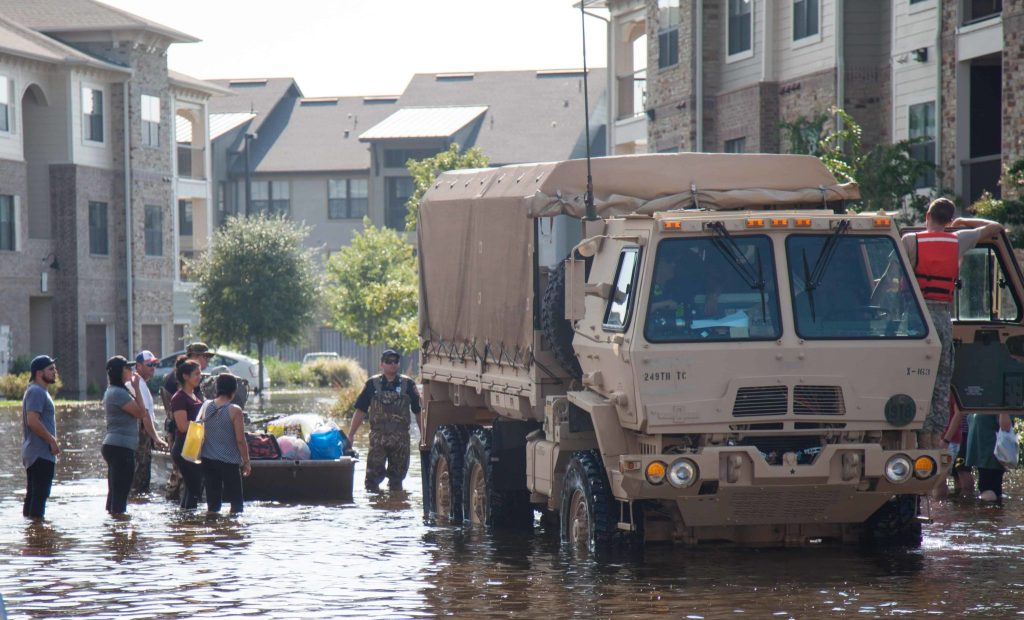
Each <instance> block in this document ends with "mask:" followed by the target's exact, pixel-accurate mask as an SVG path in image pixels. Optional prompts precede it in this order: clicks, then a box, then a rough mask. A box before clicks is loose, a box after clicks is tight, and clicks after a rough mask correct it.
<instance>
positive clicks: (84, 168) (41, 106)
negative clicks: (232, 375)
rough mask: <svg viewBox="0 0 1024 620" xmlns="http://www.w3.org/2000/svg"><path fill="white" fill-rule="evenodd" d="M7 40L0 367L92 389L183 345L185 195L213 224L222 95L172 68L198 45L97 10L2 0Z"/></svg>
mask: <svg viewBox="0 0 1024 620" xmlns="http://www.w3.org/2000/svg"><path fill="white" fill-rule="evenodd" d="M0 41H2V45H0V296H2V297H3V299H4V303H3V304H0V351H2V353H0V356H2V357H3V359H0V366H2V367H3V368H2V369H0V370H6V364H4V363H3V362H7V363H9V362H10V360H11V359H12V357H13V356H18V355H34V354H38V353H50V354H53V355H55V356H56V357H57V359H58V360H59V362H58V363H59V367H60V372H61V377H62V380H63V382H64V385H65V390H66V392H67V393H69V394H71V395H78V396H81V395H85V394H86V393H89V392H93V393H95V392H96V391H98V390H100V389H101V388H102V386H104V385H105V384H106V374H105V371H104V364H105V361H106V359H107V358H108V357H109V356H110V355H113V354H115V353H123V354H124V353H128V352H129V351H132V350H135V349H139V348H143V347H145V348H149V349H151V350H153V351H155V352H163V351H170V350H173V349H172V347H173V346H175V339H176V338H180V337H183V335H184V331H185V325H186V324H187V322H188V319H189V317H187V316H178V315H177V314H176V312H175V308H176V307H177V306H178V305H180V304H176V301H178V299H177V298H178V297H187V296H188V295H189V292H188V291H187V290H186V287H184V285H183V283H182V282H181V281H180V277H179V268H178V260H177V247H178V244H179V240H178V238H177V221H178V213H177V211H176V201H177V199H178V198H188V199H191V200H194V201H196V203H197V204H198V205H199V208H198V209H197V210H196V212H195V213H194V214H193V217H194V218H195V219H196V220H197V221H198V222H199V224H198V228H199V229H200V231H208V230H209V229H210V226H211V223H212V221H211V220H210V213H209V210H208V209H207V208H206V207H205V205H206V204H208V203H209V201H210V188H209V184H208V181H207V180H206V178H207V174H206V171H207V170H209V157H208V144H209V143H208V139H207V137H206V136H207V133H208V132H207V127H206V122H207V121H206V117H207V112H206V104H207V101H208V99H209V98H210V96H211V95H213V94H215V93H217V92H219V90H220V89H219V88H218V87H216V86H213V85H211V84H206V83H204V82H202V81H200V80H196V79H193V78H191V77H189V76H185V75H182V74H178V73H175V72H173V71H169V70H168V68H167V56H166V52H167V48H168V47H169V46H170V45H172V44H175V43H188V42H193V41H196V39H195V38H194V37H192V36H190V35H187V34H185V33H182V32H178V31H176V30H173V29H170V28H167V27H165V26H162V25H160V24H156V23H154V22H151V21H149V20H146V19H144V18H141V17H138V16H135V15H131V14H129V13H126V12H124V11H121V10H118V9H114V8H112V7H109V6H106V5H103V4H100V3H97V2H93V1H91V0H34V1H33V2H24V1H21V0H0ZM179 124H180V125H182V127H181V128H180V129H179V128H178V127H177V126H178V125H179ZM179 133H180V134H181V137H182V138H183V140H182V141H181V142H179V141H178V140H176V136H177V134H179ZM182 149H185V150H184V151H183V150H182ZM186 162H187V166H186V167H183V165H182V164H183V163H186Z"/></svg>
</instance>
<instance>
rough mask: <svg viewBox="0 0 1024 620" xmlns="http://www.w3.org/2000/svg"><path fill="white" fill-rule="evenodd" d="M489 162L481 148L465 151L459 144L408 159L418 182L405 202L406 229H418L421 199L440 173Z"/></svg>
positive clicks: (414, 180) (485, 164) (408, 165)
mask: <svg viewBox="0 0 1024 620" xmlns="http://www.w3.org/2000/svg"><path fill="white" fill-rule="evenodd" d="M488 163H490V160H489V158H488V157H487V156H486V155H484V153H483V151H481V150H480V149H478V148H476V147H473V148H471V149H468V150H466V152H464V153H463V152H460V151H459V145H458V144H451V145H449V146H448V150H447V151H441V152H440V153H438V154H437V155H434V156H433V157H427V158H426V159H420V160H415V159H410V160H409V161H407V162H406V164H405V167H406V168H408V169H409V172H410V174H412V180H413V182H414V183H415V184H416V189H415V191H413V193H412V196H410V197H409V200H408V202H406V203H405V206H406V207H407V208H408V212H407V213H406V216H405V228H406V230H416V224H417V222H418V221H419V215H420V200H421V199H422V198H423V194H425V193H427V190H428V189H430V186H431V185H433V184H434V181H435V180H436V179H437V176H438V175H439V174H441V173H442V172H445V171H447V170H462V169H465V168H486V167H487V164H488Z"/></svg>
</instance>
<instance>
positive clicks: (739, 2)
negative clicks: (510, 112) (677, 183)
mask: <svg viewBox="0 0 1024 620" xmlns="http://www.w3.org/2000/svg"><path fill="white" fill-rule="evenodd" d="M585 4H586V7H587V8H592V9H607V10H608V12H609V13H610V19H611V22H610V25H609V28H610V32H609V35H610V40H611V45H610V46H609V63H608V64H609V67H612V71H613V72H614V78H613V79H612V80H611V81H610V86H609V88H610V100H611V102H612V106H613V109H612V117H613V119H614V120H613V122H612V126H611V128H610V130H611V143H612V150H613V152H616V153H633V152H645V151H650V152H662V151H676V150H683V151H692V150H704V151H713V152H756V151H763V152H780V151H786V149H787V148H788V145H787V144H785V139H784V137H783V134H782V133H781V132H780V123H782V122H792V121H794V120H796V119H798V118H800V117H804V118H813V117H814V116H816V115H818V114H821V113H823V112H826V111H827V110H828V109H829V107H831V106H833V105H838V106H841V107H843V108H844V109H846V110H847V111H848V112H850V113H851V114H852V115H853V116H854V118H855V119H857V121H858V122H859V123H860V124H861V126H862V127H863V130H864V136H863V137H864V141H865V143H867V144H875V143H879V142H895V141H898V140H902V139H907V138H920V139H922V142H921V143H920V144H919V145H917V146H916V147H915V155H916V156H917V157H920V158H922V159H925V160H927V161H931V162H933V163H935V164H936V174H935V175H934V178H931V176H929V178H925V179H922V185H923V186H933V187H941V188H943V189H949V190H952V191H954V192H956V193H957V194H959V195H960V196H962V197H963V198H964V199H965V200H973V199H974V198H977V197H978V196H979V195H980V194H981V192H982V191H984V190H988V191H991V192H993V193H995V194H997V195H998V194H999V190H1000V188H999V186H998V184H997V181H998V177H999V172H1000V169H1001V167H1002V166H1003V165H1004V164H1007V163H1009V162H1011V161H1014V160H1015V159H1017V158H1019V157H1020V156H1021V152H1022V147H1021V145H1020V143H1019V139H1018V137H1017V136H1019V135H1020V129H1021V125H1022V118H1024V114H1022V112H1021V111H1020V110H1018V108H1017V101H1016V94H1015V93H1016V92H1020V90H1021V85H1022V84H1021V82H1022V78H1024V76H1022V74H1021V69H1020V68H1019V67H1020V66H1021V63H1020V60H1021V58H1020V57H1021V56H1022V55H1024V51H1022V46H1021V41H1022V38H1024V31H1022V28H1024V2H1021V1H1020V0H1012V1H1011V0H1005V1H1003V0H586V2H585Z"/></svg>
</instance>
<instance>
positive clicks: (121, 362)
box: [100, 355, 167, 514]
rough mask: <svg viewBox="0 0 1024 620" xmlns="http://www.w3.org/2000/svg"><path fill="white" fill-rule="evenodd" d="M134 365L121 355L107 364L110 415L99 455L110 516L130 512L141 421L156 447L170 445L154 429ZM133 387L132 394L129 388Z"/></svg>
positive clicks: (105, 402) (105, 397)
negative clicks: (105, 480)
mask: <svg viewBox="0 0 1024 620" xmlns="http://www.w3.org/2000/svg"><path fill="white" fill-rule="evenodd" d="M134 365H135V362H129V361H128V360H127V359H125V358H124V357H123V356H121V355H115V356H114V357H112V358H110V359H109V360H107V381H108V382H109V385H108V386H107V391H106V392H105V393H104V394H103V410H104V411H105V412H106V414H107V435H106V437H104V438H103V447H102V448H101V449H100V452H101V453H102V454H103V460H105V461H106V462H107V512H109V513H110V514H124V513H126V512H128V494H129V493H130V492H131V490H132V479H133V478H134V477H135V450H136V448H138V446H139V420H142V424H143V426H144V427H145V429H146V434H147V435H149V436H150V438H152V439H153V446H154V447H156V449H158V450H166V449H167V444H166V443H165V442H164V440H163V439H161V438H160V436H159V435H157V433H156V429H155V428H153V419H152V418H151V417H150V415H149V413H148V412H147V411H146V406H145V404H143V401H142V392H141V390H147V389H149V388H148V387H146V384H145V382H143V381H142V378H141V377H140V376H139V375H137V374H136V373H135V372H133V371H132V366H134ZM129 384H130V385H131V386H132V391H130V390H129V389H128V385H129Z"/></svg>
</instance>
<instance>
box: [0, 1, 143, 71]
mask: <svg viewBox="0 0 1024 620" xmlns="http://www.w3.org/2000/svg"><path fill="white" fill-rule="evenodd" d="M0 52H2V53H7V54H11V55H13V56H19V57H22V58H31V59H33V60H39V61H42V62H49V63H54V64H61V63H71V64H76V63H77V64H84V65H88V66H90V67H95V68H99V69H105V70H107V71H114V72H117V73H125V74H130V73H131V69H129V68H127V67H122V66H120V65H115V64H111V63H109V62H106V61H103V60H100V59H98V58H95V57H93V56H90V55H88V54H85V53H83V52H80V51H78V50H76V49H75V48H73V47H71V46H69V45H65V44H63V43H61V42H60V41H57V40H56V39H51V38H50V37H48V36H46V35H44V34H40V33H38V32H36V31H34V30H31V29H29V28H26V27H25V26H23V25H21V24H18V23H16V22H13V21H11V20H9V19H7V18H6V17H5V16H4V15H3V14H2V13H0Z"/></svg>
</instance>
